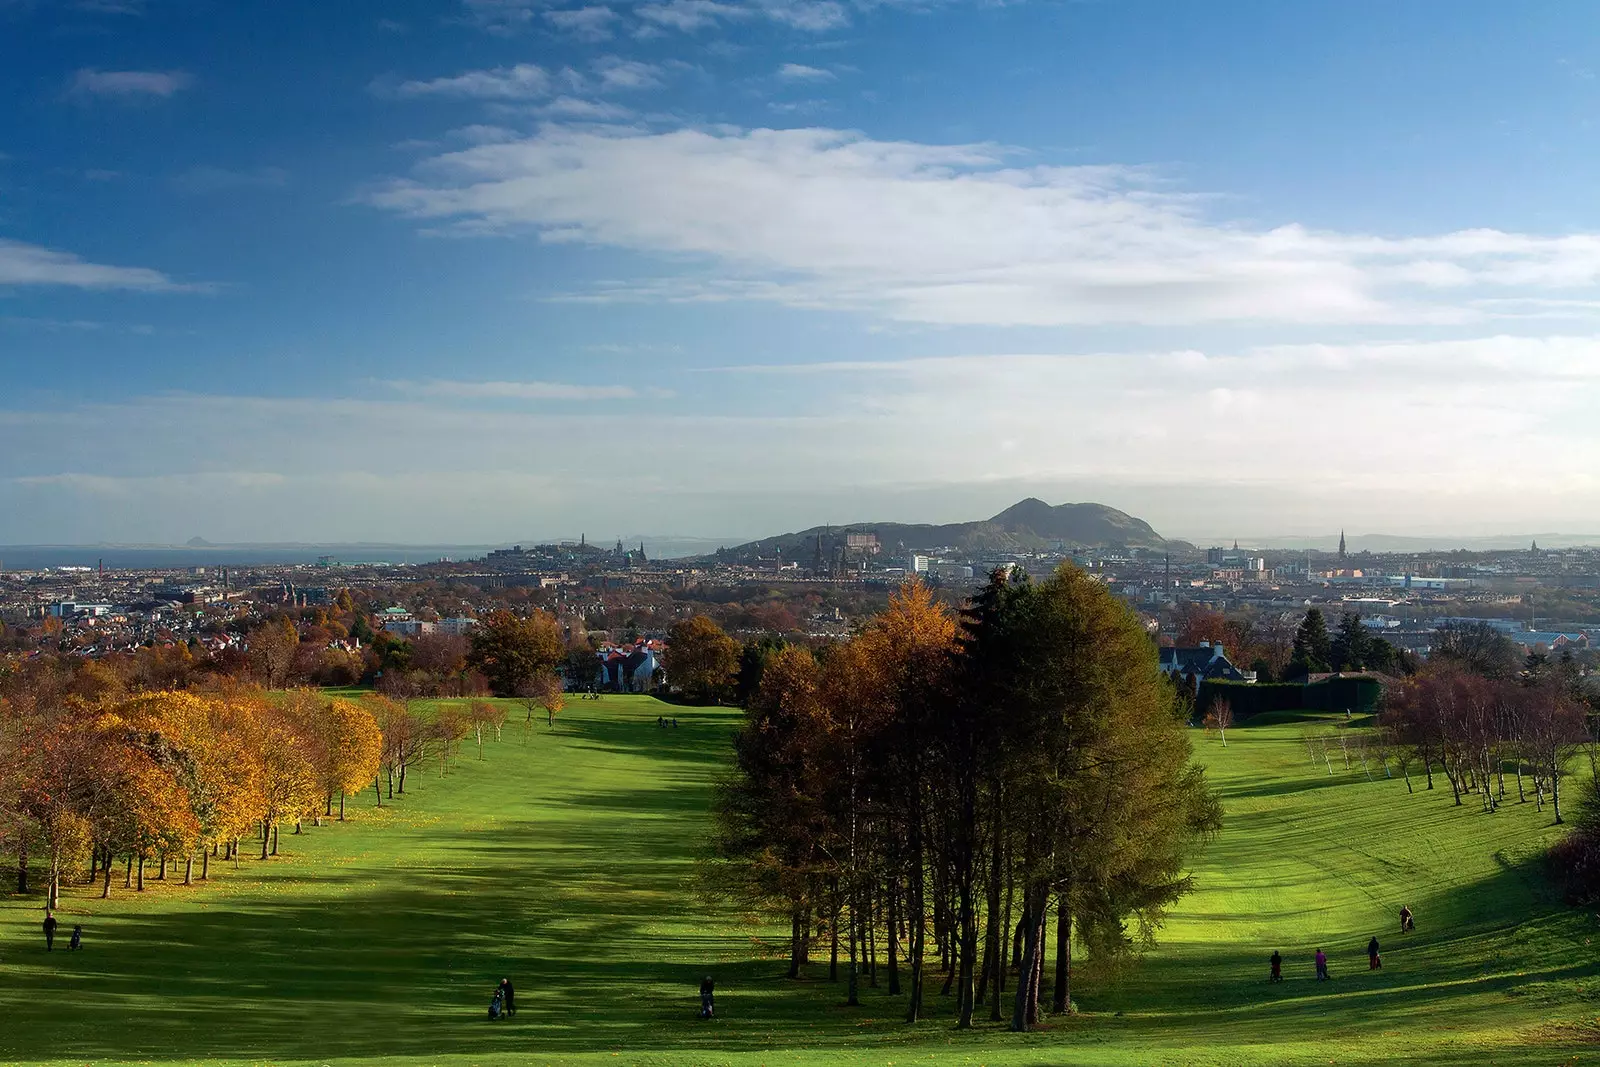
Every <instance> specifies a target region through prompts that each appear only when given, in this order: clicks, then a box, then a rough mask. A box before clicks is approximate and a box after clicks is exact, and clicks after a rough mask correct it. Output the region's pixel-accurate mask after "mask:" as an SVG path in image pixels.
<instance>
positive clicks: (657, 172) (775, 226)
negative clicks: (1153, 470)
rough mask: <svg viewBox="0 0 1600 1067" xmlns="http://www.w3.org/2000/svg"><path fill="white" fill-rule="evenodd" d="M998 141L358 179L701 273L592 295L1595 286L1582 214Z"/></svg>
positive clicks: (1142, 301)
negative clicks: (1317, 219) (1425, 230)
mask: <svg viewBox="0 0 1600 1067" xmlns="http://www.w3.org/2000/svg"><path fill="white" fill-rule="evenodd" d="M615 69H616V73H615V75H614V78H615V79H617V80H618V81H620V82H631V83H633V84H642V83H644V82H647V81H648V79H649V78H650V77H652V76H653V75H651V74H649V73H635V72H634V70H633V67H632V66H618V67H617V68H615ZM1013 157H1014V153H1012V152H1010V151H1008V150H1005V149H1003V148H1000V147H997V146H994V145H983V144H977V145H930V144H920V143H915V142H894V141H876V140H872V139H870V138H867V137H864V136H862V135H860V134H856V133H849V132H844V131H838V130H828V129H790V130H768V129H757V130H729V129H727V128H717V129H679V130H674V131H668V132H660V133H652V132H646V131H641V130H638V129H634V128H620V127H619V128H613V129H597V128H593V127H586V128H582V129H575V128H569V127H561V126H547V127H545V128H544V129H542V130H541V131H540V132H539V133H537V134H536V135H534V136H531V137H527V138H524V139H521V140H518V141H516V142H512V143H507V144H497V145H487V146H483V147H480V148H475V149H469V150H467V151H463V152H457V153H452V154H448V155H443V156H438V157H435V158H434V159H432V160H430V161H429V162H428V163H426V164H425V165H424V169H423V170H422V171H420V172H419V177H417V178H415V179H411V180H402V181H395V182H392V183H390V184H389V185H387V186H386V187H383V188H381V189H380V190H379V191H378V192H377V193H376V194H374V195H373V196H372V197H371V199H372V201H373V202H374V203H376V204H379V205H381V206H383V207H386V208H390V209H393V210H396V211H399V212H403V213H405V214H407V215H410V216H413V217H416V218H419V219H428V220H434V221H438V220H445V221H449V222H453V223H454V224H455V225H459V226H461V227H463V228H465V229H467V230H470V231H475V232H484V231H488V232H495V231H515V230H518V229H528V230H532V231H536V232H542V233H543V234H545V235H546V237H559V238H560V239H562V240H569V241H571V240H581V241H586V242H589V243H592V244H596V245H605V246H612V247H619V248H627V249H633V250H637V251H641V252H646V253H655V254H660V255H665V256H673V257H681V256H684V255H688V256H691V257H698V258H699V259H700V261H701V262H702V264H703V265H704V268H705V270H706V271H707V272H709V273H708V275H707V276H701V277H688V278H685V277H678V278H675V279H673V280H671V281H668V282H664V283H647V284H641V285H640V286H638V287H636V288H635V289H634V290H632V291H631V292H630V290H629V289H628V288H627V287H624V288H622V289H618V290H612V291H610V292H609V293H607V294H605V295H607V296H608V298H611V299H619V298H628V297H630V296H636V297H644V298H655V297H659V296H660V295H662V293H663V291H671V292H675V293H676V294H677V295H678V296H679V297H680V298H684V299H696V298H715V299H727V298H733V297H740V296H742V297H745V298H761V299H772V300H780V301H784V302H788V303H792V304H795V305H798V306H804V307H831V308H845V309H860V310H865V311H871V312H876V313H879V314H882V315H886V316H888V317H891V318H894V319H900V320H904V321H911V322H924V323H943V324H997V325H1041V326H1045V325H1063V324H1076V323H1099V322H1136V323H1192V322H1204V321H1235V322H1250V321H1274V322H1299V323H1398V322H1412V323H1431V324H1441V323H1462V322H1471V321H1478V320H1482V319H1485V318H1488V317H1491V316H1492V315H1493V314H1494V311H1493V308H1492V306H1490V305H1484V304H1482V303H1481V302H1480V301H1481V300H1482V299H1483V298H1485V297H1509V296H1519V297H1521V296H1531V297H1540V298H1548V297H1550V296H1552V295H1555V294H1552V293H1551V292H1549V291H1548V290H1551V289H1559V290H1565V291H1566V292H1565V293H1563V294H1560V295H1566V296H1589V295H1591V294H1592V291H1593V290H1594V289H1595V288H1596V287H1597V286H1600V236H1596V235H1593V234H1577V235H1571V236H1558V237H1543V236H1535V235H1527V234H1516V233H1505V232H1501V231H1496V230H1463V231H1459V232H1455V233H1447V234H1441V235H1435V236H1426V237H1403V238H1391V237H1380V236H1372V235H1366V234H1359V233H1339V232H1333V231H1315V230H1309V229H1307V228H1305V227H1303V226H1299V225H1295V224H1288V225H1280V226H1260V225H1248V224H1244V223H1237V222H1231V221H1228V220H1225V219H1214V218H1212V217H1209V215H1208V214H1207V212H1206V211H1205V210H1203V209H1205V208H1207V207H1209V206H1210V205H1211V204H1212V201H1210V200H1208V199H1206V198H1202V197H1197V196H1194V195H1192V194H1188V193H1186V192H1183V191H1180V190H1177V189H1174V188H1173V187H1172V186H1170V185H1169V184H1166V183H1164V182H1162V181H1161V180H1160V179H1159V176H1157V175H1154V174H1151V173H1150V172H1147V171H1144V170H1141V169H1138V168H1129V167H1118V166H1038V165H1034V166H1018V165H1016V164H1015V163H1014V162H1013ZM1573 290H1578V291H1579V292H1576V293H1574V292H1572V291H1573ZM591 295H593V294H591ZM1528 311H1529V308H1527V307H1523V308H1522V309H1521V310H1520V313H1522V314H1527V313H1528ZM1564 313H1567V314H1570V313H1571V309H1570V307H1569V308H1568V309H1567V310H1566V311H1565V312H1564Z"/></svg>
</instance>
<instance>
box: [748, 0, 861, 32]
mask: <svg viewBox="0 0 1600 1067" xmlns="http://www.w3.org/2000/svg"><path fill="white" fill-rule="evenodd" d="M756 7H757V8H758V9H759V10H760V11H761V13H762V14H764V15H766V16H767V17H768V18H769V19H772V20H773V21H774V22H778V23H782V24H783V25H785V26H789V27H791V28H793V29H797V30H808V31H810V32H813V33H820V32H822V31H824V30H832V29H837V28H838V27H840V26H844V25H847V24H848V23H849V22H850V16H849V14H848V13H847V12H846V11H845V8H844V5H843V4H838V3H834V0H756Z"/></svg>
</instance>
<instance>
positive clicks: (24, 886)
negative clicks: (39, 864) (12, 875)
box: [17, 833, 28, 893]
mask: <svg viewBox="0 0 1600 1067" xmlns="http://www.w3.org/2000/svg"><path fill="white" fill-rule="evenodd" d="M27 891H28V835H27V833H23V835H22V836H21V837H20V838H19V839H18V841H17V892H18V893H26V892H27Z"/></svg>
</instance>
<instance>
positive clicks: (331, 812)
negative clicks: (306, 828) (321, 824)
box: [322, 792, 344, 817]
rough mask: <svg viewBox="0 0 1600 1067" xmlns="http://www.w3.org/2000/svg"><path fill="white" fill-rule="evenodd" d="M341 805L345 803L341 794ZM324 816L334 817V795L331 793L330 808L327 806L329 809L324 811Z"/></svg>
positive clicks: (329, 796)
mask: <svg viewBox="0 0 1600 1067" xmlns="http://www.w3.org/2000/svg"><path fill="white" fill-rule="evenodd" d="M339 803H341V804H343V803H344V796H343V794H341V795H340V797H339ZM322 814H323V815H325V816H329V817H331V816H332V815H333V794H332V793H331V792H330V793H329V794H328V806H327V809H326V810H325V811H323V813H322Z"/></svg>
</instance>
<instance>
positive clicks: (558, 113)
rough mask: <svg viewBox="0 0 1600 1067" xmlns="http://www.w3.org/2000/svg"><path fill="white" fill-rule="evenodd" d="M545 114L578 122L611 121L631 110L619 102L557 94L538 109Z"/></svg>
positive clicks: (627, 113) (626, 114)
mask: <svg viewBox="0 0 1600 1067" xmlns="http://www.w3.org/2000/svg"><path fill="white" fill-rule="evenodd" d="M539 110H540V112H542V113H543V114H545V115H549V116H551V117H553V118H560V119H576V120H578V121H580V122H611V121H614V120H616V119H624V118H627V117H628V116H629V115H631V114H632V113H633V112H631V111H630V110H628V109H627V108H625V107H623V106H622V105H621V104H613V103H611V102H609V101H605V100H584V99H581V98H580V97H576V96H558V97H556V98H555V99H554V100H552V101H550V102H549V103H548V104H546V105H544V106H543V107H542V108H540V109H539Z"/></svg>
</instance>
